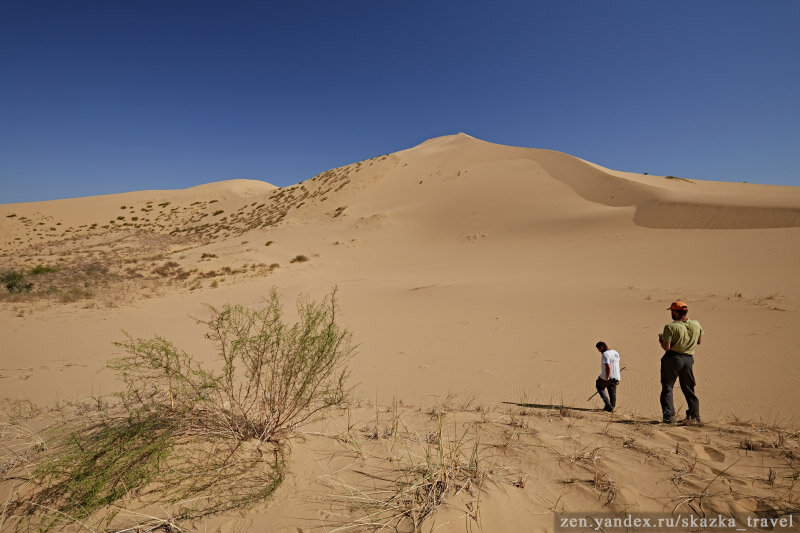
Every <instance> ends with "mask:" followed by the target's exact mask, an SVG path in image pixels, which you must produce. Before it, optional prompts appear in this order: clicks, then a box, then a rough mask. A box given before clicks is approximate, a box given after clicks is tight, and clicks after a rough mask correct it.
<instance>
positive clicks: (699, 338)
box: [697, 335, 703, 344]
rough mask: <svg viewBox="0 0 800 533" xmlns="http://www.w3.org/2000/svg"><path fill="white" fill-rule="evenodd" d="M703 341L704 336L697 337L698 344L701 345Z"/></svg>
mask: <svg viewBox="0 0 800 533" xmlns="http://www.w3.org/2000/svg"><path fill="white" fill-rule="evenodd" d="M702 340H703V336H702V335H700V336H699V337H697V344H700V341H702Z"/></svg>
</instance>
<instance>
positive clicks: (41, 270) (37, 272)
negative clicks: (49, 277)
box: [31, 265, 58, 276]
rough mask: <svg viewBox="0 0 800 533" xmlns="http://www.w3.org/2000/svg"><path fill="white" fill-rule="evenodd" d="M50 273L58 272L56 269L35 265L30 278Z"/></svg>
mask: <svg viewBox="0 0 800 533" xmlns="http://www.w3.org/2000/svg"><path fill="white" fill-rule="evenodd" d="M51 272H58V268H56V267H50V266H44V265H36V266H35V267H33V268H32V269H31V276H39V275H41V274H49V273H51Z"/></svg>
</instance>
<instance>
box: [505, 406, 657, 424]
mask: <svg viewBox="0 0 800 533" xmlns="http://www.w3.org/2000/svg"><path fill="white" fill-rule="evenodd" d="M500 403H505V404H508V405H516V406H517V407H526V408H528V409H552V410H554V411H562V410H565V409H566V410H569V411H584V412H588V413H602V412H603V410H602V409H590V408H588V407H570V406H569V405H559V404H549V403H520V402H500ZM611 421H612V422H614V423H617V424H634V425H635V424H660V422H659V421H658V420H647V419H645V420H638V419H634V420H630V419H623V418H614V419H612V420H611Z"/></svg>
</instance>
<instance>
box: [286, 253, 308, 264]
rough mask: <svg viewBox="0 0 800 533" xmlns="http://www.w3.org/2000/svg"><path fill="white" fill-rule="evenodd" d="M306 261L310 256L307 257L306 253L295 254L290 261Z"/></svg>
mask: <svg viewBox="0 0 800 533" xmlns="http://www.w3.org/2000/svg"><path fill="white" fill-rule="evenodd" d="M306 261H309V259H308V257H306V256H304V255H296V256H295V257H294V258H293V259H292V260H291V261H289V262H290V263H305V262H306Z"/></svg>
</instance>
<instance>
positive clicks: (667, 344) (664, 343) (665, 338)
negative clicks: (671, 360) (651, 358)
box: [658, 324, 672, 352]
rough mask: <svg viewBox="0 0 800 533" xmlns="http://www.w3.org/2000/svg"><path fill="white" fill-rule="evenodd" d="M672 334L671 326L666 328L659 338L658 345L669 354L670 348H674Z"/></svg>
mask: <svg viewBox="0 0 800 533" xmlns="http://www.w3.org/2000/svg"><path fill="white" fill-rule="evenodd" d="M671 341H672V332H671V331H670V329H669V324H667V325H666V326H664V332H663V333H661V334H660V335H659V336H658V343H659V344H660V345H661V347H662V348H664V351H665V352H668V351H669V349H670V348H672V344H671Z"/></svg>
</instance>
